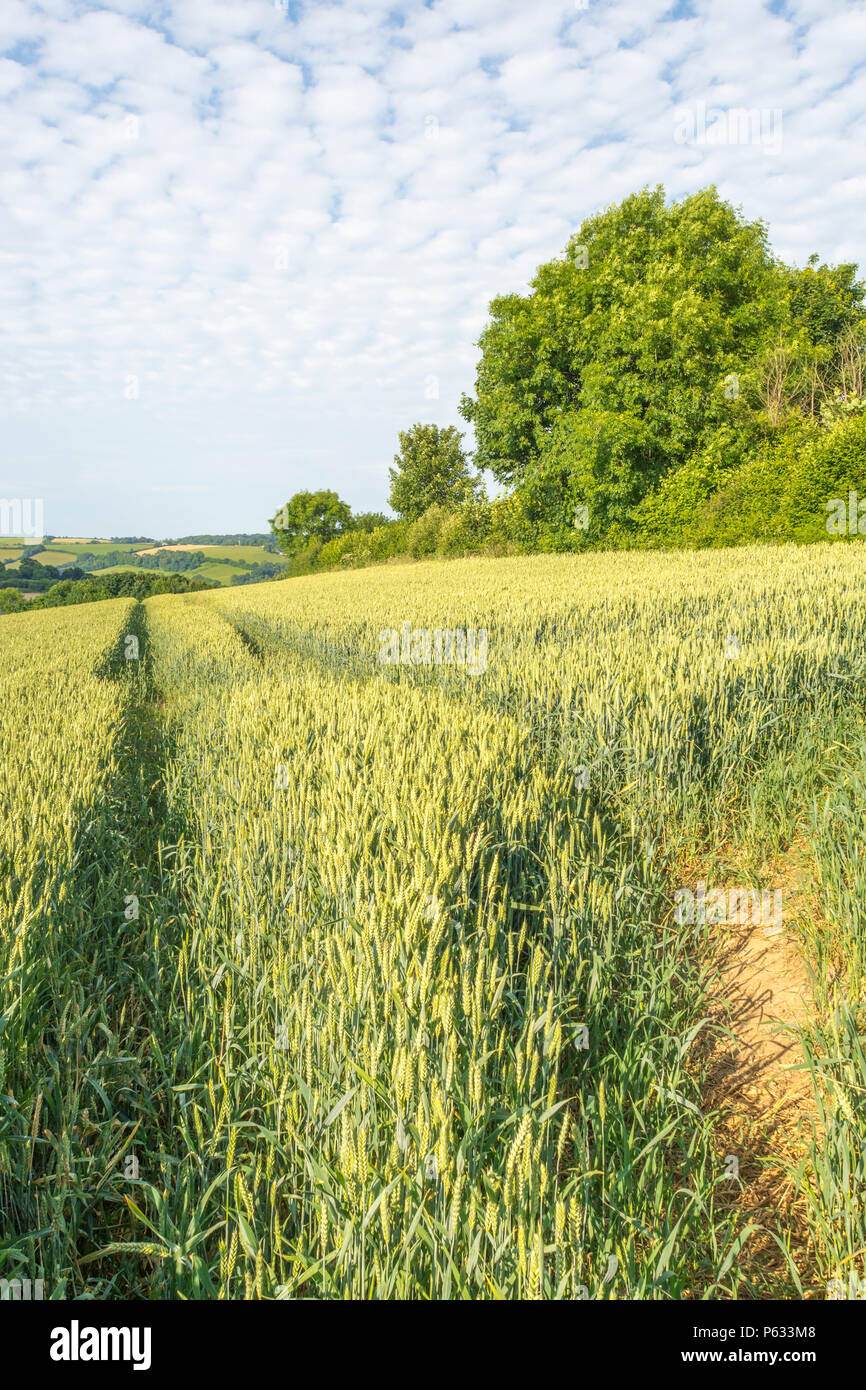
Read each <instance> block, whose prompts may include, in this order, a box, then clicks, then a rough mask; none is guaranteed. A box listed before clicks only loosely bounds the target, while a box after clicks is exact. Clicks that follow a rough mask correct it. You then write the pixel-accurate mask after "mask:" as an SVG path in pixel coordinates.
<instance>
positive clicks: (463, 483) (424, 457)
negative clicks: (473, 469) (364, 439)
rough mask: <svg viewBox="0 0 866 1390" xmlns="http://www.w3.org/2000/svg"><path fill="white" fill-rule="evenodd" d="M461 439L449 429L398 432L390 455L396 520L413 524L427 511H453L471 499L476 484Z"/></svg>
mask: <svg viewBox="0 0 866 1390" xmlns="http://www.w3.org/2000/svg"><path fill="white" fill-rule="evenodd" d="M462 439H463V435H462V434H461V433H460V431H459V430H457V429H455V427H454V426H453V425H448V426H447V427H446V428H445V429H440V428H439V426H438V425H422V424H421V423H420V422H419V423H418V424H417V425H413V426H412V428H411V429H409V430H401V431H400V452H399V454H395V455H394V463H395V464H396V465H397V466H396V468H390V469H389V470H388V471H389V473H390V475H391V495H390V497H389V498H388V501H389V503H390V505H391V506H392V507H393V509H394V511H395V512H396V513H397V515H398V516H401V517H403V518H404V519H405V520H407V521H417V519H418V517H419V516H421V515H422V513H424V512H426V510H427V508H428V507H432V506H441V507H447V508H448V509H449V510H453V509H454V508H455V507H459V506H460V504H461V502H465V501H467V500H468V499H469V498H470V497H474V496H475V495H476V493H477V491H478V486H479V482H478V479H477V478H474V477H472V475H471V474H470V472H469V465H468V463H467V460H466V455H465V454H464V452H463V449H462V447H461V441H462Z"/></svg>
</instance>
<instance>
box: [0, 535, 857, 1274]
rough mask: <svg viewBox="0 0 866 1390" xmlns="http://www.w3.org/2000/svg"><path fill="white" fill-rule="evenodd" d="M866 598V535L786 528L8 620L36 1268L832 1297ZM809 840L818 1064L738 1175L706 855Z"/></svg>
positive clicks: (16, 1164) (812, 1038)
mask: <svg viewBox="0 0 866 1390" xmlns="http://www.w3.org/2000/svg"><path fill="white" fill-rule="evenodd" d="M864 600H866V576H864V571H863V566H862V559H861V557H860V554H859V551H858V549H857V547H856V546H853V545H852V546H832V547H830V546H813V547H794V546H781V547H754V548H751V549H742V550H737V551H726V552H719V553H713V552H709V553H708V552H703V553H699V554H689V553H679V554H657V555H646V554H616V553H608V554H588V555H584V556H568V555H551V556H538V557H525V558H517V559H509V560H498V559H484V560H481V559H462V560H455V561H452V562H450V563H441V562H429V563H422V564H417V565H413V566H393V567H389V568H387V569H380V570H363V571H350V572H348V573H343V574H335V575H315V576H310V577H309V578H301V579H297V580H293V581H289V582H282V583H279V584H259V585H256V586H255V587H250V588H243V589H233V590H224V591H220V592H216V591H215V592H211V593H207V594H198V595H191V596H189V597H186V596H161V597H156V598H151V599H148V600H147V601H146V602H145V603H144V604H134V603H132V602H130V601H127V600H113V601H109V602H104V603H101V604H94V605H85V606H82V607H79V608H74V609H71V610H46V611H44V612H40V613H34V614H21V615H13V616H11V617H8V618H5V619H4V620H3V630H2V631H3V646H2V651H0V682H2V687H3V697H4V698H3V708H4V710H6V711H7V712H8V713H7V719H6V721H5V723H4V727H3V739H4V749H3V753H4V766H5V767H6V768H7V769H9V772H8V778H7V783H6V786H5V788H4V797H3V804H2V811H3V823H2V826H0V835H2V842H0V843H2V855H3V861H4V866H5V868H6V870H7V872H6V873H5V874H4V876H3V880H2V885H3V886H2V890H0V891H2V894H3V897H2V938H0V951H2V969H0V979H2V983H0V1016H2V1017H3V1019H4V1022H5V1031H4V1035H3V1037H4V1052H3V1053H2V1067H3V1068H4V1072H3V1076H2V1077H0V1092H2V1094H3V1096H4V1097H10V1098H11V1101H10V1103H9V1104H8V1105H6V1109H5V1112H4V1120H3V1127H2V1129H0V1173H2V1182H3V1191H2V1199H3V1200H2V1205H3V1207H4V1209H5V1211H6V1212H7V1213H9V1219H8V1221H7V1225H6V1230H5V1233H4V1235H5V1245H4V1249H3V1257H2V1258H3V1259H4V1260H5V1268H4V1269H2V1270H0V1272H2V1273H3V1274H5V1275H7V1277H12V1275H13V1274H15V1275H17V1276H18V1277H30V1278H43V1279H44V1280H45V1281H46V1285H47V1287H49V1288H50V1289H52V1290H54V1291H55V1292H54V1293H52V1296H62V1293H58V1292H56V1291H58V1290H60V1291H63V1292H64V1293H65V1296H77V1297H82V1296H83V1297H89V1298H94V1297H95V1298H116V1297H123V1298H131V1297H149V1298H154V1297H163V1298H178V1297H183V1298H214V1297H218V1298H223V1299H244V1298H248V1299H254V1298H284V1297H290V1298H295V1297H308V1296H313V1297H318V1298H334V1299H345V1298H366V1297H374V1298H423V1299H433V1298H437V1299H438V1298H473V1299H486V1298H508V1299H513V1298H548V1299H551V1298H559V1299H561V1298H591V1299H623V1298H638V1299H682V1298H708V1297H711V1298H725V1299H727V1298H747V1299H754V1298H772V1297H784V1298H800V1297H804V1296H809V1297H815V1296H819V1297H823V1296H824V1292H823V1291H824V1289H825V1287H826V1285H827V1282H828V1281H829V1280H831V1279H833V1278H836V1277H838V1276H839V1274H840V1271H841V1272H842V1273H844V1272H845V1271H847V1270H848V1269H850V1268H851V1267H852V1266H853V1265H854V1264H855V1263H856V1262H857V1261H862V1253H863V1249H864V1246H866V1222H864V1212H863V1207H862V1203H861V1199H860V1195H859V1194H860V1193H861V1192H862V1182H863V1178H864V1172H863V1155H862V1149H861V1138H860V1133H861V1131H862V1124H863V1118H864V1112H866V1056H864V1048H863V1026H864V1018H863V1004H862V983H863V971H864V965H866V936H864V918H863V906H862V904H863V901H864V898H863V894H862V887H863V882H862V880H863V872H864V871H863V857H862V856H863V849H862V825H863V814H864V806H866V744H864V739H863V734H862V713H863V667H862V657H861V653H862V650H863V643H864V638H866V602H864ZM443 633H444V634H446V636H445V638H444V639H443ZM482 633H483V639H482V636H481V634H482ZM386 634H392V635H393V638H392V639H391V638H387V637H386ZM437 634H438V636H437ZM130 638H134V639H135V641H133V642H130V640H129V639H130ZM470 653H471V654H473V656H474V660H472V659H469V658H470ZM482 653H483V659H481V655H482ZM395 654H396V656H395ZM25 672H26V677H27V679H26V682H23V683H22V675H23V673H25ZM49 686H50V688H51V691H52V698H51V700H49V699H48V698H47V695H46V693H45V692H46V690H47V689H48V687H49ZM13 692H14V694H15V699H14V700H13V699H12V694H13ZM58 708H60V709H62V710H63V711H64V714H63V717H62V718H60V719H58V717H57V710H58ZM795 844H796V845H798V846H800V847H801V849H802V851H803V853H804V855H805V857H806V859H807V860H808V862H809V864H810V865H811V867H812V871H813V883H812V886H811V887H810V889H809V893H808V894H806V895H805V896H806V898H807V907H806V908H805V909H804V910H803V911H802V912H801V913H800V914H799V915H798V917H797V920H796V922H791V921H787V920H786V926H785V941H786V943H787V948H788V949H790V950H791V951H792V952H796V953H797V956H798V958H799V959H800V960H801V961H802V962H803V965H804V969H805V968H807V967H808V966H810V965H811V966H812V967H813V968H814V971H815V984H814V994H813V997H812V998H811V999H810V1000H809V1007H808V1009H807V1011H806V1013H805V1014H804V1016H803V1018H802V1020H801V1022H800V1023H799V1025H798V1026H797V1029H796V1038H795V1043H796V1049H797V1058H798V1061H799V1063H800V1066H801V1073H802V1075H803V1077H804V1078H805V1079H806V1080H805V1083H804V1084H805V1085H806V1087H807V1090H808V1097H807V1099H806V1100H804V1101H802V1104H801V1105H800V1110H799V1112H798V1122H797V1123H796V1124H794V1123H793V1122H792V1123H789V1124H788V1123H786V1124H784V1125H781V1124H780V1122H779V1120H778V1116H777V1118H776V1120H775V1121H771V1120H770V1119H769V1118H768V1119H767V1120H766V1123H765V1122H764V1121H763V1120H762V1118H761V1117H760V1116H758V1117H757V1120H756V1122H755V1124H756V1126H757V1128H756V1127H755V1126H753V1129H752V1131H751V1137H749V1138H748V1139H746V1138H744V1137H743V1136H742V1134H740V1135H739V1137H738V1139H737V1142H738V1143H740V1144H741V1149H740V1150H739V1151H738V1152H739V1153H740V1157H741V1158H742V1167H743V1173H742V1175H741V1176H740V1177H739V1178H737V1179H734V1180H733V1181H732V1179H731V1174H730V1165H729V1163H728V1161H727V1159H728V1155H729V1153H730V1146H731V1142H732V1138H731V1136H732V1133H733V1132H735V1131H732V1122H733V1121H732V1104H731V1095H730V1094H726V1093H725V1089H724V1087H720V1086H719V1084H718V1076H717V1074H716V1072H715V1071H714V1056H715V1053H714V1047H715V1046H716V1045H717V1042H718V1037H717V1035H718V1034H720V1033H721V1031H722V1030H723V1027H724V1020H723V1018H722V1015H721V1014H720V1013H719V1010H720V1008H721V1007H722V1006H723V1005H724V1002H725V999H724V978H725V977H724V971H723V967H722V961H721V958H722V955H723V951H724V931H723V930H721V929H720V928H719V926H718V925H717V924H714V923H713V922H712V921H711V920H709V919H708V918H704V919H703V920H702V919H700V917H699V918H698V919H696V920H691V921H684V920H682V917H681V914H678V913H677V911H675V902H676V894H677V891H678V890H680V891H681V890H682V889H683V888H684V887H694V885H695V882H696V881H697V880H698V879H699V878H700V876H701V874H702V873H703V875H704V877H705V878H706V877H707V874H710V876H711V877H712V874H713V873H715V874H716V875H717V878H718V881H721V877H720V876H721V875H723V874H725V873H726V872H727V871H728V870H729V869H730V866H731V864H736V867H737V870H738V871H739V872H740V873H741V874H743V875H745V876H747V881H748V882H749V883H750V884H751V885H752V886H754V887H755V888H757V889H765V888H767V887H771V886H775V880H774V881H773V884H772V885H771V884H769V883H768V882H767V881H765V879H764V878H762V877H761V871H760V866H761V865H764V864H765V863H766V862H768V861H769V860H775V861H776V862H777V863H778V862H781V861H782V860H783V859H784V858H785V856H786V855H789V853H790V851H791V847H792V846H793V845H795ZM734 881H735V882H736V881H737V880H734ZM831 979H832V981H833V986H832V988H831V987H830V984H829V983H828V982H829V981H830V980H831ZM714 1020H716V1021H714ZM775 1080H779V1078H775ZM733 1110H736V1106H734V1107H733ZM810 1117H812V1124H811V1127H810ZM733 1118H734V1120H735V1119H736V1115H734V1117H733ZM750 1144H751V1145H752V1149H753V1151H754V1153H759V1152H760V1155H761V1163H762V1164H763V1168H762V1170H761V1171H762V1175H764V1174H765V1173H766V1172H767V1171H769V1170H772V1171H773V1172H774V1173H775V1174H776V1175H777V1178H778V1183H779V1184H780V1185H781V1187H783V1188H784V1190H785V1192H786V1194H787V1195H786V1197H785V1200H784V1201H779V1202H769V1201H767V1200H763V1203H762V1202H761V1200H760V1199H759V1197H757V1198H756V1197H755V1196H754V1194H755V1192H756V1191H757V1192H758V1193H760V1181H759V1179H758V1178H756V1177H754V1175H753V1174H752V1171H751V1168H750V1152H749V1145H750ZM762 1145H763V1146H764V1147H761V1146H762ZM749 1194H751V1196H750V1195H749ZM747 1197H749V1200H746V1198H747Z"/></svg>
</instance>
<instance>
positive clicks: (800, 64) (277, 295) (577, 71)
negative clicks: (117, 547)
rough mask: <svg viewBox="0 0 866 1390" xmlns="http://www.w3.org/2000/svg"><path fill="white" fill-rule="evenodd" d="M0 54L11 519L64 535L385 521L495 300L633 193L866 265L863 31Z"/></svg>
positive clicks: (778, 23) (823, 3)
mask: <svg viewBox="0 0 866 1390" xmlns="http://www.w3.org/2000/svg"><path fill="white" fill-rule="evenodd" d="M0 54H2V57H0V108H2V109H0V439H2V462H0V496H2V497H5V498H23V499H40V500H41V501H42V504H43V515H44V528H45V530H46V532H48V533H50V534H54V535H75V536H78V535H82V536H94V535H100V536H110V535H115V536H121V535H150V536H155V537H160V538H162V537H171V536H179V535H185V534H195V533H201V532H236V531H264V530H267V529H268V525H267V523H268V518H269V517H270V516H272V515H273V513H274V511H275V510H276V508H277V507H278V506H280V505H281V504H282V503H283V502H285V501H286V500H287V499H288V498H289V497H290V496H291V495H292V494H293V493H294V492H297V491H300V490H302V489H310V490H316V489H318V488H323V487H328V488H333V489H335V490H336V491H337V492H339V494H340V495H341V497H343V498H344V499H345V500H346V501H348V502H349V503H350V504H351V505H352V507H353V508H354V509H355V510H382V509H385V508H386V504H387V496H388V490H389V479H388V467H389V465H391V464H392V463H393V455H394V453H395V451H396V449H397V447H398V439H397V435H398V431H399V430H401V429H406V428H408V427H409V426H410V425H411V424H412V423H414V422H415V421H417V420H422V421H431V422H435V423H437V424H440V425H449V424H456V425H458V426H459V427H460V428H462V429H464V430H465V429H466V428H467V427H466V425H465V423H464V422H463V421H462V420H461V417H460V415H459V411H458V405H459V400H460V396H461V394H462V393H463V392H464V391H465V392H468V393H471V392H472V389H473V383H474V378H475V364H476V361H477V357H478V349H477V346H476V344H477V341H478V336H479V333H480V332H481V330H482V328H483V326H484V323H485V319H486V314H487V306H488V304H489V302H490V300H491V298H493V296H495V295H497V294H506V293H511V292H524V291H525V290H526V288H527V286H528V283H529V281H530V279H531V278H532V275H533V273H534V271H535V269H536V267H537V266H538V265H539V264H541V263H542V262H543V261H547V260H550V259H551V258H552V257H554V256H556V255H559V254H560V253H561V252H562V250H563V249H564V247H565V245H566V243H567V242H568V239H569V237H571V236H572V235H573V234H574V233H575V232H576V231H577V230H578V228H579V227H580V224H581V221H582V220H583V219H584V218H585V217H587V216H589V215H590V214H592V213H594V212H596V211H598V210H600V209H602V208H604V207H606V206H608V205H610V204H611V203H614V202H618V201H619V200H620V199H622V198H623V197H625V196H627V195H628V194H629V193H632V192H635V191H636V190H638V189H640V188H642V187H644V186H645V185H650V186H655V185H657V184H662V185H664V187H665V190H666V192H667V194H668V196H669V197H671V198H677V199H679V198H682V197H684V196H687V195H688V194H690V193H693V192H694V191H695V190H697V189H699V188H702V187H706V186H707V185H708V184H712V183H714V184H716V185H717V187H718V189H719V191H720V193H721V195H722V196H723V197H724V198H727V199H729V200H730V201H731V202H732V203H734V204H735V205H736V206H738V207H742V209H743V212H744V214H745V215H746V216H747V217H749V218H761V219H763V220H764V221H765V222H766V223H767V224H768V227H769V233H770V239H771V243H772V245H773V248H774V250H775V251H776V252H777V253H778V254H779V255H781V256H782V257H784V258H785V259H786V260H788V261H794V262H797V263H798V264H803V263H804V262H805V261H806V259H807V257H808V256H809V255H810V253H811V252H813V251H817V252H818V253H819V254H820V255H821V258H822V259H825V260H828V261H831V262H836V261H855V262H858V263H861V264H864V265H866V254H864V248H863V237H864V228H866V215H864V214H866V157H864V149H866V6H864V4H862V3H846V0H770V3H760V0H673V3H671V0H530V3H526V0H430V3H423V0H414V2H413V3H405V4H403V3H399V0H382V2H381V3H380V0H351V3H346V4H332V3H324V2H323V3H319V2H318V0H312V2H311V3H302V0H172V2H171V3H170V2H169V0H163V2H162V3H161V2H160V0H106V3H105V4H93V3H86V2H83V0H42V3H34V0H2V4H0ZM737 110H746V111H751V112H754V113H755V115H754V116H753V117H749V118H748V119H745V120H742V121H741V120H740V119H739V118H738V117H736V116H731V115H730V114H729V113H731V112H736V111H737ZM466 443H467V446H471V436H469V435H467V441H466Z"/></svg>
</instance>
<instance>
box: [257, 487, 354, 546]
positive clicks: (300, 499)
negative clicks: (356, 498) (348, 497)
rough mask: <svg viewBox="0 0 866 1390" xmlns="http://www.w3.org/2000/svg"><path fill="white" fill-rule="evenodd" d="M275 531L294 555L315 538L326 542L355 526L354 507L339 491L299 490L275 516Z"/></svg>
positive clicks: (281, 544) (279, 540) (273, 518)
mask: <svg viewBox="0 0 866 1390" xmlns="http://www.w3.org/2000/svg"><path fill="white" fill-rule="evenodd" d="M270 524H271V530H272V531H273V533H274V535H275V536H276V538H277V544H278V545H279V547H280V549H281V550H284V551H285V553H286V554H287V555H294V554H295V552H296V551H298V550H302V549H303V548H304V547H305V546H307V545H309V544H310V542H311V541H320V542H321V543H322V544H323V545H324V543H325V542H326V541H329V540H332V539H333V538H334V536H339V535H340V534H341V533H342V532H343V531H347V530H350V529H351V524H352V509H351V507H350V506H349V504H348V502H342V501H341V500H340V498H339V497H338V496H337V494H336V492H331V491H329V490H328V489H325V488H323V489H322V490H321V491H320V492H296V493H295V495H294V497H292V498H291V499H290V500H289V501H288V502H287V503H286V504H285V506H284V507H280V509H279V511H277V512H276V513H275V515H274V516H272V517H271V523H270Z"/></svg>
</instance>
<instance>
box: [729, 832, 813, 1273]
mask: <svg viewBox="0 0 866 1390" xmlns="http://www.w3.org/2000/svg"><path fill="white" fill-rule="evenodd" d="M728 877H729V878H730V874H729V875H728ZM758 879H759V882H760V884H761V886H762V888H769V889H781V891H782V921H781V924H774V923H771V924H767V923H765V922H761V921H757V922H754V921H749V922H748V923H745V924H736V925H721V924H719V925H718V926H714V927H712V928H711V931H712V932H713V942H714V946H715V951H716V963H717V966H718V983H717V988H716V992H715V996H714V1000H713V1005H712V1014H713V1017H714V1022H715V1023H716V1024H717V1025H718V1028H717V1030H716V1033H715V1041H714V1043H713V1046H712V1049H711V1053H710V1056H709V1058H708V1075H709V1081H708V1085H707V1088H706V1090H705V1094H704V1102H705V1106H706V1108H707V1109H711V1110H715V1111H717V1112H718V1113H719V1115H720V1117H721V1125H720V1128H719V1133H720V1136H721V1138H722V1140H723V1143H724V1146H725V1153H724V1154H723V1155H720V1158H722V1160H723V1162H724V1168H725V1171H726V1172H730V1174H731V1176H730V1180H729V1184H728V1186H727V1188H726V1187H725V1186H724V1185H723V1186H722V1189H721V1196H722V1200H725V1199H726V1194H727V1191H728V1190H729V1193H730V1196H729V1199H728V1200H729V1201H730V1205H731V1208H732V1209H736V1210H737V1211H738V1213H739V1214H740V1216H741V1218H742V1220H741V1223H740V1224H741V1226H742V1225H745V1224H746V1222H752V1223H753V1224H754V1225H756V1226H760V1227H761V1228H763V1229H762V1230H761V1231H759V1232H757V1233H755V1234H754V1235H753V1236H752V1237H751V1238H750V1239H749V1241H748V1243H747V1244H746V1246H745V1248H744V1250H743V1253H742V1255H741V1257H740V1259H741V1269H742V1271H743V1272H744V1273H745V1274H746V1286H745V1287H744V1288H743V1291H742V1293H741V1295H740V1296H741V1297H745V1298H748V1297H753V1298H772V1297H799V1296H800V1295H799V1293H798V1292H797V1290H796V1285H795V1284H794V1281H793V1279H792V1277H791V1273H790V1268H789V1264H788V1260H787V1258H786V1256H785V1254H784V1253H783V1251H782V1250H781V1249H780V1247H779V1245H778V1243H777V1241H776V1240H774V1239H773V1233H774V1234H775V1235H777V1236H779V1237H780V1238H781V1239H782V1241H783V1243H784V1244H785V1245H786V1246H787V1249H788V1252H789V1254H790V1257H791V1259H792V1260H793V1262H794V1264H795V1266H796V1268H797V1271H798V1274H799V1277H800V1280H801V1282H802V1286H803V1290H804V1292H805V1293H806V1294H807V1296H808V1294H809V1293H810V1292H811V1293H814V1292H815V1291H816V1290H815V1287H814V1281H813V1280H811V1279H810V1268H811V1266H812V1265H813V1260H812V1258H811V1254H810V1239H809V1231H808V1225H807V1222H806V1219H805V1209H804V1203H803V1201H802V1198H800V1197H798V1194H797V1192H796V1190H795V1187H794V1183H793V1182H792V1180H791V1177H790V1170H791V1167H792V1166H796V1165H797V1164H798V1163H799V1162H800V1161H801V1160H802V1158H803V1156H804V1153H805V1151H806V1148H807V1146H808V1143H809V1141H810V1139H811V1138H812V1135H813V1133H814V1132H815V1127H816V1123H817V1121H816V1115H815V1107H814V1100H813V1095H812V1087H811V1083H810V1080H809V1075H808V1072H807V1071H806V1070H805V1069H804V1067H803V1054H802V1050H801V1048H800V1045H799V1042H798V1038H797V1032H796V1030H797V1028H798V1027H799V1026H800V1025H802V1024H804V1023H806V1022H807V1020H808V1018H809V1016H810V1013H811V1009H812V989H811V985H810V980H809V975H808V971H807V969H806V967H805V965H804V963H803V959H802V956H801V954H800V951H799V949H798V938H799V933H798V930H797V927H798V923H799V922H800V921H802V920H803V918H804V917H805V916H806V915H807V914H810V913H813V912H814V911H815V910H816V909H815V904H814V901H813V899H812V894H811V891H810V879H811V874H810V866H809V863H808V859H807V857H806V855H805V854H804V852H803V850H802V848H801V847H799V846H793V847H792V848H791V849H790V850H789V851H788V852H787V854H785V855H783V856H781V857H780V858H778V859H776V860H774V861H772V862H770V863H767V864H765V865H764V866H762V868H761V871H760V873H759V875H758ZM736 882H737V883H738V884H742V883H743V882H744V879H743V877H742V876H741V877H739V878H738V879H737V880H736ZM714 886H723V883H722V882H721V881H720V880H719V879H718V878H717V879H716V880H715V883H714ZM722 1030H726V1031H722ZM732 1160H733V1161H732Z"/></svg>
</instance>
